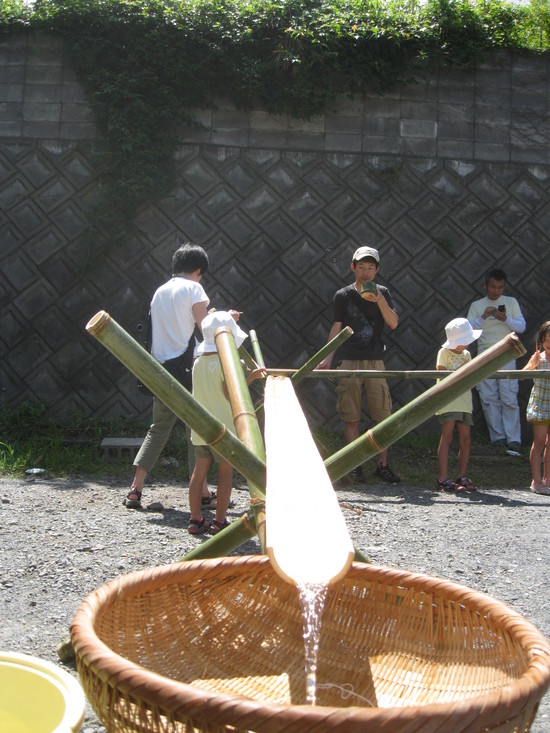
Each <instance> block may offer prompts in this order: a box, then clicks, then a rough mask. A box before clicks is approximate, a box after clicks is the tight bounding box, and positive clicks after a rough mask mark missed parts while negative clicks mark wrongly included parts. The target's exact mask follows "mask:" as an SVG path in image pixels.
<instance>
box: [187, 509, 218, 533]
mask: <svg viewBox="0 0 550 733" xmlns="http://www.w3.org/2000/svg"><path fill="white" fill-rule="evenodd" d="M211 526H212V525H211V524H210V522H209V521H208V520H207V519H205V518H204V517H203V516H202V514H201V518H200V519H190V520H189V527H188V528H187V531H188V532H189V534H195V535H196V534H204V533H205V532H208V530H209V529H210V527H211Z"/></svg>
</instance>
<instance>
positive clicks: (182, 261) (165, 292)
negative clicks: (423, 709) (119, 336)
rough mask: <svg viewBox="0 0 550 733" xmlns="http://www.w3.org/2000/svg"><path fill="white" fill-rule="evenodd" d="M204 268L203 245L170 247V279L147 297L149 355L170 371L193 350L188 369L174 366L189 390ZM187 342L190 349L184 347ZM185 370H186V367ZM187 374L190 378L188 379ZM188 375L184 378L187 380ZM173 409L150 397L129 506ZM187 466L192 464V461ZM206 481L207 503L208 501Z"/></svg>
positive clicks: (137, 499) (203, 306)
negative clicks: (149, 420)
mask: <svg viewBox="0 0 550 733" xmlns="http://www.w3.org/2000/svg"><path fill="white" fill-rule="evenodd" d="M207 269H208V255H207V254H206V252H205V251H204V249H203V248H202V247H199V246H198V245H194V244H185V245H183V246H181V247H179V249H177V250H176V251H175V252H174V255H173V257H172V272H173V273H174V274H173V275H172V277H171V278H170V280H168V282H166V283H164V285H161V286H160V287H159V288H158V289H157V290H156V292H155V294H154V295H153V299H152V301H151V327H152V335H153V338H152V346H151V354H152V356H153V357H154V358H155V359H156V360H157V361H158V362H160V363H161V364H163V365H164V366H165V368H166V369H168V371H171V369H170V365H169V362H170V360H172V359H176V358H177V357H180V356H182V355H183V354H184V353H186V352H187V353H189V354H190V355H191V359H190V368H189V370H185V369H184V370H183V372H182V373H181V374H180V373H177V374H176V372H172V373H173V374H174V376H175V377H176V378H177V379H179V381H180V382H182V384H183V386H184V387H186V388H187V389H188V390H191V366H192V356H193V351H194V347H195V336H194V330H195V325H197V326H198V327H199V328H200V327H201V323H202V321H203V319H204V317H205V316H206V315H207V309H208V304H209V303H210V299H209V298H208V296H207V295H206V293H205V291H204V288H203V287H202V285H201V284H200V281H201V279H202V276H203V275H204V273H205V272H206V270H207ZM188 347H189V352H188V351H187V350H188ZM187 371H188V373H187ZM187 380H188V381H187ZM186 381H187V383H186ZM176 421H177V417H176V415H175V414H174V413H173V412H172V411H171V410H170V408H169V407H167V406H166V405H165V404H164V403H163V402H162V401H161V400H159V399H158V398H157V397H154V398H153V422H152V425H151V427H150V428H149V430H148V432H147V435H146V437H145V440H144V441H143V443H142V446H141V448H140V449H139V452H138V454H137V456H136V458H135V461H134V466H135V469H136V471H135V475H134V480H133V481H132V485H131V486H130V491H129V493H128V495H127V497H126V498H125V500H124V504H125V505H126V506H127V507H128V508H129V509H141V495H142V492H143V484H144V482H145V477H146V476H147V474H148V473H149V471H150V470H151V469H152V468H153V466H154V464H155V463H156V461H157V459H158V457H159V456H160V454H161V452H162V449H163V448H164V446H165V445H166V442H167V441H168V438H169V437H170V432H171V431H172V428H173V427H174V425H175V424H176ZM190 470H191V467H190ZM207 493H208V489H207V487H206V485H205V490H204V491H203V494H205V502H204V503H205V504H206V503H207V502H210V497H209V495H206V494H207Z"/></svg>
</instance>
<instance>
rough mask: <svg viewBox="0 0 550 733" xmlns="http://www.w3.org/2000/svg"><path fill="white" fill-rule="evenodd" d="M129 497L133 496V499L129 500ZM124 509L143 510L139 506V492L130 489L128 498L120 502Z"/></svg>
mask: <svg viewBox="0 0 550 733" xmlns="http://www.w3.org/2000/svg"><path fill="white" fill-rule="evenodd" d="M131 496H135V497H136V498H135V499H131V498H130V497H131ZM122 503H123V504H124V506H125V507H126V509H143V507H142V506H141V491H138V490H137V489H130V492H129V494H128V496H127V497H126V498H125V499H124V501H123V502H122Z"/></svg>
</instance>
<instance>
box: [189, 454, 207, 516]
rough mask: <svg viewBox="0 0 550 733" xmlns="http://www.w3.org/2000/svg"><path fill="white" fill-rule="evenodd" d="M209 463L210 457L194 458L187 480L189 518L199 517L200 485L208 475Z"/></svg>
mask: <svg viewBox="0 0 550 733" xmlns="http://www.w3.org/2000/svg"><path fill="white" fill-rule="evenodd" d="M211 463H212V458H198V457H197V458H195V468H194V469H193V473H192V474H191V480H190V481H189V509H190V511H191V519H198V520H200V518H201V494H202V487H203V485H204V482H205V481H206V477H207V476H208V469H209V468H210V464H211Z"/></svg>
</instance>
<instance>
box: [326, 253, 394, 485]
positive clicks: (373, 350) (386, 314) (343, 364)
mask: <svg viewBox="0 0 550 733" xmlns="http://www.w3.org/2000/svg"><path fill="white" fill-rule="evenodd" d="M379 267H380V255H379V254H378V250H376V249H373V248H372V247H359V248H358V249H357V250H355V252H354V254H353V257H352V261H351V269H352V272H353V274H354V275H355V280H354V282H353V283H352V284H351V285H347V286H346V287H345V288H342V289H340V290H338V291H337V293H336V294H335V296H334V301H333V313H334V319H333V323H332V327H331V329H330V333H329V336H328V340H329V341H331V340H332V339H333V338H335V337H336V336H337V335H338V334H339V333H340V331H342V329H343V328H345V327H346V326H350V327H351V328H352V330H353V335H352V336H350V338H349V339H347V341H345V342H344V343H343V344H342V346H340V347H339V348H338V349H337V350H336V351H333V352H332V353H330V354H329V355H328V356H326V357H325V358H324V359H323V360H322V361H321V362H320V364H319V365H318V367H317V368H318V369H330V368H331V365H332V362H333V360H334V358H335V355H336V354H337V355H338V356H337V360H338V362H339V368H340V369H344V370H346V369H347V370H354V369H357V370H359V369H361V370H383V369H384V368H385V367H384V361H383V357H384V352H385V349H386V347H385V345H384V341H383V331H384V327H385V326H388V327H389V328H391V329H392V330H394V329H395V328H397V324H398V322H399V317H398V315H397V311H396V310H395V308H394V305H393V302H392V298H391V294H390V291H389V290H388V288H386V287H385V286H384V285H378V284H377V283H375V282H374V278H375V277H376V274H377V273H378V269H379ZM363 389H364V390H365V395H366V398H367V405H368V410H369V414H370V417H371V418H372V420H374V422H376V423H378V422H381V421H382V420H385V419H386V418H387V417H389V416H390V415H391V409H392V403H391V396H390V391H389V388H388V384H387V382H386V380H385V379H378V378H377V379H361V378H356V377H344V378H341V379H339V380H338V386H337V388H336V394H337V410H338V413H339V415H340V417H341V418H342V420H343V422H344V437H345V439H346V443H352V442H353V441H354V440H356V439H357V438H358V437H359V421H360V418H361V402H362V390H363ZM375 475H376V476H378V477H379V478H381V479H382V481H386V482H387V483H390V484H397V483H399V482H400V480H401V479H400V478H399V476H398V475H397V474H396V473H394V471H392V469H391V468H390V466H389V465H388V450H387V448H386V449H384V450H382V451H381V452H380V453H379V454H378V465H377V468H376V471H375ZM350 476H351V478H352V479H353V480H354V481H362V480H363V479H364V475H363V470H362V467H361V466H358V467H357V468H354V469H353V471H352V472H351V473H350Z"/></svg>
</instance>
